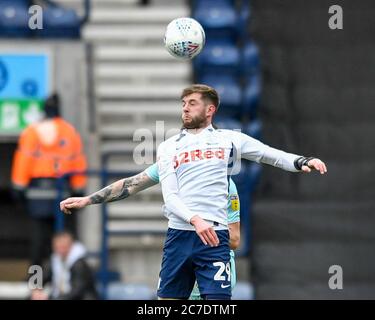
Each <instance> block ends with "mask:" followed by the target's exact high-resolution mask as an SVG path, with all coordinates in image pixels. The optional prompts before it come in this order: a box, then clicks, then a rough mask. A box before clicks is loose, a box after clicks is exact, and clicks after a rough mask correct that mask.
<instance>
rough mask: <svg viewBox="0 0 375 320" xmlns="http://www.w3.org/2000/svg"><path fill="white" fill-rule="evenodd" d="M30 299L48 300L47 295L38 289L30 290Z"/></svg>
mask: <svg viewBox="0 0 375 320" xmlns="http://www.w3.org/2000/svg"><path fill="white" fill-rule="evenodd" d="M30 298H31V300H48V295H47V294H46V293H45V292H44V291H43V290H40V289H35V290H32V291H31V297H30Z"/></svg>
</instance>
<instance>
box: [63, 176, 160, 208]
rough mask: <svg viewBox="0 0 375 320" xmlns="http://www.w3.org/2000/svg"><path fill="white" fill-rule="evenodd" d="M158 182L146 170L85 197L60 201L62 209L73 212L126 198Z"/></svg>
mask: <svg viewBox="0 0 375 320" xmlns="http://www.w3.org/2000/svg"><path fill="white" fill-rule="evenodd" d="M155 184H157V182H155V181H154V180H152V179H151V178H150V177H149V176H148V175H147V174H146V173H145V172H144V171H143V172H141V173H139V174H137V175H135V176H132V177H129V178H124V179H121V180H117V181H116V182H114V183H112V184H110V185H109V186H107V187H105V188H103V189H101V190H99V191H97V192H94V193H93V194H91V195H89V196H85V197H72V198H68V199H65V200H63V201H61V202H60V210H61V211H63V212H64V213H66V214H71V213H72V211H71V210H72V209H82V208H84V207H86V206H88V205H91V204H98V203H104V202H114V201H118V200H121V199H125V198H127V197H129V196H131V195H134V194H136V193H137V192H139V191H142V190H145V189H147V188H149V187H151V186H153V185H155Z"/></svg>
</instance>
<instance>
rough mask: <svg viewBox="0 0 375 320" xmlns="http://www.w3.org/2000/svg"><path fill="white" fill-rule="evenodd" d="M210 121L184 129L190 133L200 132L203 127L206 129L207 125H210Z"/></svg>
mask: <svg viewBox="0 0 375 320" xmlns="http://www.w3.org/2000/svg"><path fill="white" fill-rule="evenodd" d="M210 125H211V123H210V122H209V123H205V124H204V125H203V126H202V127H199V128H193V129H186V130H187V132H189V133H192V134H198V133H201V132H202V131H203V130H204V129H206V128H207V127H208V126H210Z"/></svg>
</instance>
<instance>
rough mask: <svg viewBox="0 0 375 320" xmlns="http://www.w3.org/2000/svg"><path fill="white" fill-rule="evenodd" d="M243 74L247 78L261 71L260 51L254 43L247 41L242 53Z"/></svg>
mask: <svg viewBox="0 0 375 320" xmlns="http://www.w3.org/2000/svg"><path fill="white" fill-rule="evenodd" d="M241 60H242V61H241V62H242V66H241V69H242V72H243V74H244V75H245V76H249V75H252V74H255V73H258V72H259V70H260V59H259V49H258V47H257V45H256V44H255V43H254V42H253V41H247V42H246V44H245V46H244V47H243V49H242V52H241Z"/></svg>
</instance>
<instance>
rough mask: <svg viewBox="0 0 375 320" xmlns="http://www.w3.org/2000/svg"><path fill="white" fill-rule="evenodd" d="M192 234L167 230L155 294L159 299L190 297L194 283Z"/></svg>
mask: <svg viewBox="0 0 375 320" xmlns="http://www.w3.org/2000/svg"><path fill="white" fill-rule="evenodd" d="M194 233H195V232H194ZM192 234H193V232H190V231H183V230H175V229H168V232H167V237H166V241H165V244H164V248H163V259H162V264H161V270H160V274H159V285H158V292H157V294H158V297H159V298H161V299H187V298H188V297H189V296H190V293H191V290H192V288H193V286H194V282H195V275H194V270H193V265H192V261H191V258H190V252H191V247H192V243H191V236H192Z"/></svg>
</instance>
